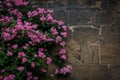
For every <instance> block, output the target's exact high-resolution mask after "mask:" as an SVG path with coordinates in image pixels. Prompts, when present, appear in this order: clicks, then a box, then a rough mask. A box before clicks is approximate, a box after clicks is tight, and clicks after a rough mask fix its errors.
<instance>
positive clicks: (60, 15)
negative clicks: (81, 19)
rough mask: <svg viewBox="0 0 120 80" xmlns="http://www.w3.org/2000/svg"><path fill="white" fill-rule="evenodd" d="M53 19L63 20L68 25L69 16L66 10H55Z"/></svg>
mask: <svg viewBox="0 0 120 80" xmlns="http://www.w3.org/2000/svg"><path fill="white" fill-rule="evenodd" d="M53 17H54V18H55V19H57V20H63V21H64V23H65V24H67V14H66V10H64V9H61V8H59V9H54V13H53Z"/></svg>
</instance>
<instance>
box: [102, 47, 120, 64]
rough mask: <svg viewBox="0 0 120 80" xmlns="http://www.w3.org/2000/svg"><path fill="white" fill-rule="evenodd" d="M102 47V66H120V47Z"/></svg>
mask: <svg viewBox="0 0 120 80" xmlns="http://www.w3.org/2000/svg"><path fill="white" fill-rule="evenodd" d="M100 47H101V48H100V55H101V63H102V64H120V46H118V45H101V46H100Z"/></svg>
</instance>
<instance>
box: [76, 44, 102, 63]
mask: <svg viewBox="0 0 120 80" xmlns="http://www.w3.org/2000/svg"><path fill="white" fill-rule="evenodd" d="M99 48H100V47H99V45H98V44H94V43H87V44H84V45H81V50H80V54H81V56H80V59H81V62H82V63H83V64H99ZM78 57H79V56H78Z"/></svg>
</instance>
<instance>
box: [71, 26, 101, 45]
mask: <svg viewBox="0 0 120 80" xmlns="http://www.w3.org/2000/svg"><path fill="white" fill-rule="evenodd" d="M73 39H74V40H75V41H76V42H77V43H80V44H84V43H86V42H91V43H96V42H98V40H99V31H98V30H97V29H95V28H90V27H78V28H75V29H74V32H73Z"/></svg>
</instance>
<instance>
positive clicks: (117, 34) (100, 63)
mask: <svg viewBox="0 0 120 80" xmlns="http://www.w3.org/2000/svg"><path fill="white" fill-rule="evenodd" d="M32 3H33V4H36V5H38V6H39V7H44V8H48V9H53V10H54V12H55V13H54V14H53V16H54V18H56V19H57V20H60V19H62V20H63V21H64V22H65V24H66V25H68V26H69V31H68V33H69V40H68V42H67V46H66V49H67V50H68V56H69V59H68V61H69V63H71V64H72V65H73V72H72V74H71V77H70V78H69V79H68V80H120V1H119V0H32Z"/></svg>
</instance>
